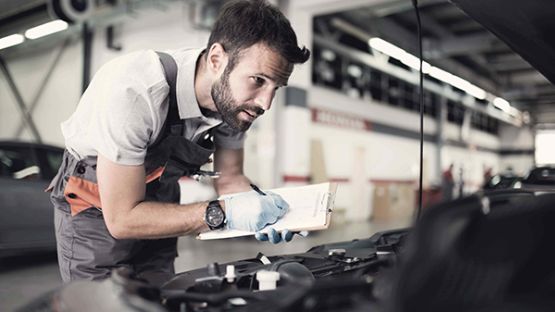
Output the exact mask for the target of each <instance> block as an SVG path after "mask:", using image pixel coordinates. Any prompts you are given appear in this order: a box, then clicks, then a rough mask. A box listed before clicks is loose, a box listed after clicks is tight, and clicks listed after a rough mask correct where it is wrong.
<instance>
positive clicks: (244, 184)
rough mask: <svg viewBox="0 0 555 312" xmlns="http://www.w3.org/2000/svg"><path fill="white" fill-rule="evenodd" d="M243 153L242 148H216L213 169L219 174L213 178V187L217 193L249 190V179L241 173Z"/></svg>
mask: <svg viewBox="0 0 555 312" xmlns="http://www.w3.org/2000/svg"><path fill="white" fill-rule="evenodd" d="M243 153H244V151H243V149H226V148H218V149H216V152H215V153H214V170H215V171H219V172H220V173H221V176H220V177H219V178H218V179H215V180H214V187H215V188H216V192H217V193H218V194H219V195H222V194H229V193H238V192H245V191H249V190H251V187H250V180H249V179H248V178H247V177H246V176H245V175H244V174H243Z"/></svg>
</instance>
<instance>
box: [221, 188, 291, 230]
mask: <svg viewBox="0 0 555 312" xmlns="http://www.w3.org/2000/svg"><path fill="white" fill-rule="evenodd" d="M224 202H225V214H226V218H227V224H226V227H227V228H228V229H236V230H243V231H251V232H256V231H259V230H261V229H262V228H264V227H265V226H266V225H268V224H274V223H275V222H276V221H277V220H278V219H279V218H281V217H283V215H285V213H286V212H287V210H288V209H289V204H287V202H286V201H285V200H283V198H282V197H281V196H279V195H278V194H275V193H272V192H267V193H266V195H260V194H258V193H257V192H255V191H250V192H247V193H244V194H240V195H237V196H233V197H230V198H226V199H224Z"/></svg>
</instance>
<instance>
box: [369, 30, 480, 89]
mask: <svg viewBox="0 0 555 312" xmlns="http://www.w3.org/2000/svg"><path fill="white" fill-rule="evenodd" d="M368 45H370V47H372V49H375V50H377V51H380V52H381V53H383V54H386V55H388V56H390V57H393V58H395V59H397V60H399V61H400V62H401V63H403V64H405V65H407V66H409V67H410V68H413V69H415V70H419V69H420V59H419V58H417V57H416V56H414V55H412V54H410V53H408V52H407V51H405V50H403V49H401V48H399V47H398V46H396V45H394V44H392V43H390V42H387V41H385V40H383V39H381V38H378V37H374V38H370V39H369V40H368ZM422 72H423V73H425V74H429V75H430V76H432V77H434V78H436V79H438V80H441V81H443V82H445V83H448V84H450V85H452V86H454V87H456V88H458V89H461V90H463V91H465V92H466V93H468V94H470V95H472V96H474V97H475V98H477V99H480V100H483V99H485V98H486V95H487V93H486V91H485V90H484V89H482V88H480V87H478V86H476V85H474V84H472V83H470V82H468V81H466V80H464V79H462V78H460V77H458V76H455V75H453V74H451V73H448V72H446V71H444V70H443V69H440V68H437V67H435V66H432V65H430V64H429V63H427V62H423V65H422Z"/></svg>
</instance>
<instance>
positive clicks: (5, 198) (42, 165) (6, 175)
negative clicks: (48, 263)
mask: <svg viewBox="0 0 555 312" xmlns="http://www.w3.org/2000/svg"><path fill="white" fill-rule="evenodd" d="M62 155H63V149H61V148H59V147H55V146H51V145H44V144H35V143H24V142H13V141H0V211H1V212H2V218H0V257H3V256H10V255H15V254H20V253H23V252H30V251H46V250H55V249H56V241H55V237H54V214H53V209H52V204H51V203H50V199H49V196H48V193H46V192H45V189H46V188H47V186H48V183H49V182H50V180H51V179H52V178H53V177H54V175H55V174H56V172H57V170H58V168H59V166H60V163H61V161H62Z"/></svg>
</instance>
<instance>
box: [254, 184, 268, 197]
mask: <svg viewBox="0 0 555 312" xmlns="http://www.w3.org/2000/svg"><path fill="white" fill-rule="evenodd" d="M251 187H252V189H253V190H255V191H256V192H257V193H258V194H260V195H262V196H266V193H264V192H262V191H261V190H260V189H259V188H258V186H256V185H254V184H252V183H251Z"/></svg>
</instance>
